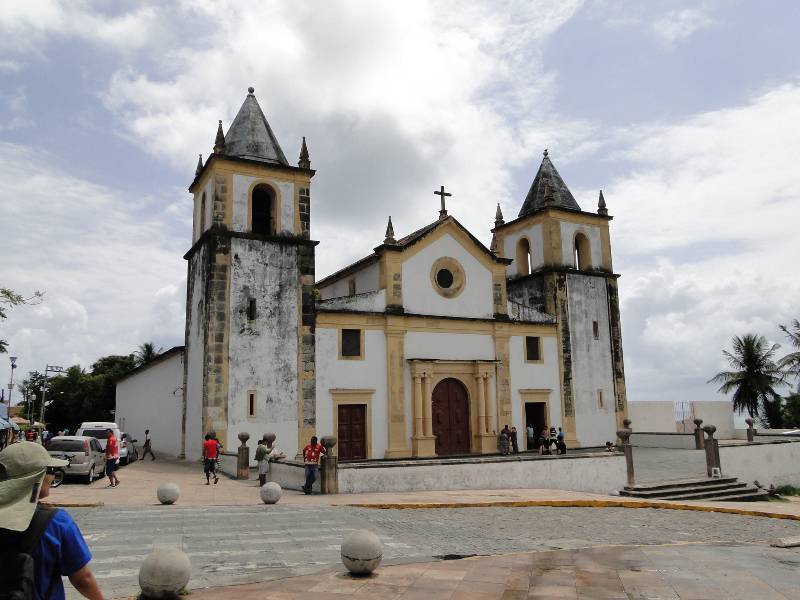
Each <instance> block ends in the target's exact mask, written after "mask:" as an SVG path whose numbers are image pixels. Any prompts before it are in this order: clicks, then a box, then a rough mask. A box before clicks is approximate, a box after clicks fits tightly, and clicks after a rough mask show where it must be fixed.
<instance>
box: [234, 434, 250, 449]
mask: <svg viewBox="0 0 800 600" xmlns="http://www.w3.org/2000/svg"><path fill="white" fill-rule="evenodd" d="M237 437H238V438H239V441H240V442H242V446H246V445H247V440H249V439H250V434H249V433H247V432H246V431H242V432H241V433H239V435H238V436H237Z"/></svg>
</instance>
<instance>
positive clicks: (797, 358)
mask: <svg viewBox="0 0 800 600" xmlns="http://www.w3.org/2000/svg"><path fill="white" fill-rule="evenodd" d="M778 327H780V330H781V331H783V333H784V334H786V337H787V338H789V343H790V344H791V345H792V347H793V348H796V350H795V351H794V352H790V353H789V354H787V355H786V356H784V357H783V358H782V359H780V361H778V366H780V367H781V368H782V369H784V370H785V371H786V374H787V375H788V376H790V377H795V378H796V379H797V380H798V384H799V385H798V391H800V321H798V320H797V319H795V320H794V321H793V322H792V323H790V324H789V325H788V326H786V325H779V326H778Z"/></svg>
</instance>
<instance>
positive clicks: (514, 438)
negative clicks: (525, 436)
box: [511, 427, 519, 454]
mask: <svg viewBox="0 0 800 600" xmlns="http://www.w3.org/2000/svg"><path fill="white" fill-rule="evenodd" d="M511 451H512V452H513V453H514V454H519V440H517V428H516V427H512V428H511Z"/></svg>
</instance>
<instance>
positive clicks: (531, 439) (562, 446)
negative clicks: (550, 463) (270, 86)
mask: <svg viewBox="0 0 800 600" xmlns="http://www.w3.org/2000/svg"><path fill="white" fill-rule="evenodd" d="M526 429H527V431H526V433H527V437H528V450H533V449H537V448H538V450H539V454H553V451H554V450H555V453H556V454H566V453H567V444H566V442H565V441H564V432H563V431H562V430H561V427H559V428H558V430H556V428H555V427H550V429H548V428H547V427H546V426H545V427H544V428H543V429H542V432H541V433H540V434H539V435H538V436H537V435H536V430H535V429H534V427H533V424H531V423H529V424H528V427H527V428H526ZM497 446H498V450H499V452H500V454H501V455H503V456H507V455H508V454H519V441H518V439H517V428H516V427H511V428H509V427H508V425H506V426H504V427H503V429H501V430H500V434H499V435H498V436H497Z"/></svg>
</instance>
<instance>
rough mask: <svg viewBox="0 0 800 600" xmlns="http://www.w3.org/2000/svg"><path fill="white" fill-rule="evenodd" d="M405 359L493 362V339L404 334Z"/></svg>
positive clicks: (423, 332) (462, 334)
mask: <svg viewBox="0 0 800 600" xmlns="http://www.w3.org/2000/svg"><path fill="white" fill-rule="evenodd" d="M405 354H406V358H425V359H428V358H430V359H440V360H494V338H493V337H492V336H491V335H481V334H475V333H430V332H426V331H409V332H408V333H406V343H405Z"/></svg>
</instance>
